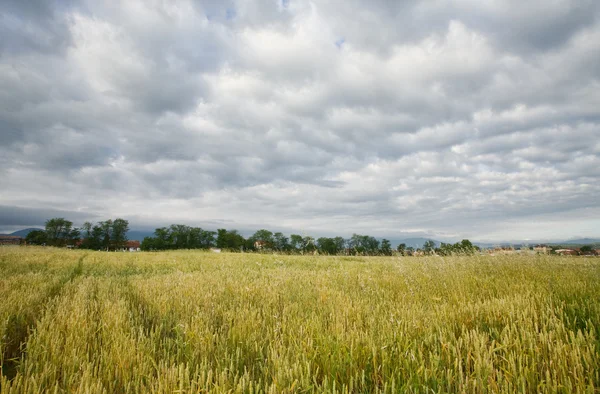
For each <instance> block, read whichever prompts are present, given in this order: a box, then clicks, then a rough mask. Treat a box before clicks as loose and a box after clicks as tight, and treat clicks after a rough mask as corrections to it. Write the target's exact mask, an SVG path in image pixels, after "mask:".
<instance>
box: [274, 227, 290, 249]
mask: <svg viewBox="0 0 600 394" xmlns="http://www.w3.org/2000/svg"><path fill="white" fill-rule="evenodd" d="M273 247H274V248H275V250H278V251H280V252H288V251H289V250H290V249H291V247H290V242H289V239H288V237H286V236H285V235H283V233H280V232H277V233H275V234H273Z"/></svg>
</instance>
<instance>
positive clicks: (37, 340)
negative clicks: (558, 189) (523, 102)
mask: <svg viewBox="0 0 600 394" xmlns="http://www.w3.org/2000/svg"><path fill="white" fill-rule="evenodd" d="M599 327H600V259H594V258H589V259H586V258H569V257H555V256H533V255H532V256H496V257H492V256H474V257H458V256H457V257H444V258H442V257H437V256H431V257H419V258H417V257H404V258H399V257H325V256H281V255H260V254H227V253H222V254H214V253H207V252H199V251H173V252H161V253H106V252H83V251H71V250H62V249H51V248H33V247H29V248H18V247H4V248H0V339H1V341H0V346H1V357H2V358H1V359H0V362H1V364H2V376H1V380H0V384H1V388H0V391H1V393H39V392H53V393H62V392H69V393H71V392H75V393H205V392H215V393H226V392H227V393H230V392H231V393H263V392H264V393H321V392H327V393H370V392H381V393H404V392H408V393H457V392H465V393H488V392H490V393H495V392H503V393H511V392H531V393H534V392H535V393H537V392H540V393H555V392H558V393H598V392H600V358H599V346H600V342H599V336H600V328H599Z"/></svg>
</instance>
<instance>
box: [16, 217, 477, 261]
mask: <svg viewBox="0 0 600 394" xmlns="http://www.w3.org/2000/svg"><path fill="white" fill-rule="evenodd" d="M128 231H129V222H128V221H127V220H125V219H121V218H117V219H114V220H113V219H109V220H105V221H100V222H97V223H95V224H93V223H90V222H86V223H84V224H83V226H82V227H81V228H76V227H74V226H73V223H72V222H71V221H69V220H66V219H64V218H53V219H49V220H47V221H46V225H45V229H44V230H34V231H32V232H30V233H29V234H28V235H27V237H26V242H27V243H28V244H30V245H49V246H59V247H65V246H69V247H77V248H82V249H92V250H120V249H123V248H125V247H126V244H127V241H128V239H127V232H128ZM211 248H219V249H222V250H226V251H231V252H279V253H289V254H311V253H320V254H328V255H341V254H343V255H364V256H375V255H380V256H391V255H393V254H394V253H396V252H397V253H398V254H401V255H405V256H411V255H420V254H423V255H428V254H438V255H442V256H447V255H453V254H473V253H475V252H476V251H477V250H478V248H477V247H476V246H474V245H473V244H472V243H471V242H470V241H469V240H466V239H465V240H462V241H461V242H457V243H455V244H446V243H442V244H441V245H440V246H439V247H436V245H435V242H433V241H431V240H429V241H426V242H425V243H424V244H423V247H422V248H417V249H415V248H413V247H410V246H406V244H400V245H398V247H397V248H396V249H393V248H392V245H391V243H390V241H389V240H387V239H382V240H381V241H379V240H378V239H377V238H375V237H372V236H369V235H361V234H353V235H352V236H351V237H350V238H347V239H346V238H343V237H320V238H314V237H311V236H308V235H299V234H291V235H290V236H289V237H288V236H286V235H284V234H283V233H281V232H275V233H273V232H271V231H269V230H266V229H260V230H258V231H256V232H255V233H254V234H252V235H251V236H250V237H248V238H245V237H244V236H243V235H242V234H240V233H239V232H238V231H237V230H227V229H218V230H217V231H210V230H205V229H202V228H200V227H192V226H187V225H184V224H172V225H170V226H168V227H160V228H157V229H156V230H155V231H154V236H152V237H145V238H144V240H143V241H142V243H141V249H142V250H144V251H160V250H175V249H211Z"/></svg>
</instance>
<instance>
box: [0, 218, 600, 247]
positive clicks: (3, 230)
mask: <svg viewBox="0 0 600 394" xmlns="http://www.w3.org/2000/svg"><path fill="white" fill-rule="evenodd" d="M67 220H68V219H67ZM125 220H127V219H125ZM82 224H83V223H82ZM82 224H80V225H76V223H74V227H77V228H81V225H82ZM171 224H179V223H171ZM190 226H191V227H202V226H194V225H190ZM161 227H169V225H164V226H157V227H155V228H152V229H150V228H138V227H134V228H130V229H129V230H128V233H131V232H135V233H147V234H154V230H156V229H157V228H161ZM34 228H35V229H40V230H44V225H33V226H27V227H20V228H16V229H10V228H8V229H6V228H3V227H1V226H0V235H10V234H11V233H14V232H18V231H22V230H28V229H34ZM202 228H203V229H204V230H209V231H216V230H217V228H214V229H213V228H209V227H202ZM261 229H266V230H269V231H272V232H273V233H275V232H277V231H279V230H273V229H269V228H265V227H256V228H255V229H242V230H240V229H237V228H227V229H226V230H229V231H231V230H238V231H239V233H240V234H241V235H242V236H244V237H246V238H247V237H249V236H251V235H252V234H254V232H256V231H258V230H261ZM281 232H282V233H283V234H284V235H286V236H290V235H291V234H301V235H310V236H313V237H314V238H315V239H317V238H319V237H335V236H341V237H343V238H344V239H347V238H350V237H351V236H352V234H357V233H339V234H331V233H327V234H324V233H321V234H312V233H307V232H302V231H293V230H290V231H287V232H286V231H281ZM362 235H369V236H375V238H377V239H379V240H381V239H388V240H389V241H391V242H392V245H393V246H394V247H395V246H397V244H398V242H403V241H408V240H433V241H435V242H444V243H455V242H459V241H461V240H462V239H468V240H470V241H472V242H474V243H477V244H490V245H500V244H514V245H516V244H524V245H527V244H529V243H534V244H540V243H564V242H571V241H577V240H585V239H588V240H592V241H593V242H592V243H596V242H598V241H600V236H572V237H569V238H557V239H533V238H529V239H502V240H485V239H477V238H461V239H459V238H443V237H442V238H440V237H435V236H430V235H427V234H421V235H419V234H416V235H415V234H404V235H402V234H399V235H390V236H385V235H383V236H381V235H373V234H366V233H362ZM140 241H141V239H140Z"/></svg>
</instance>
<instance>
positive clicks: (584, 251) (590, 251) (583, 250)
mask: <svg viewBox="0 0 600 394" xmlns="http://www.w3.org/2000/svg"><path fill="white" fill-rule="evenodd" d="M579 252H580V253H581V254H583V255H591V254H594V248H592V246H591V245H584V246H582V247H581V248H579Z"/></svg>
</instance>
